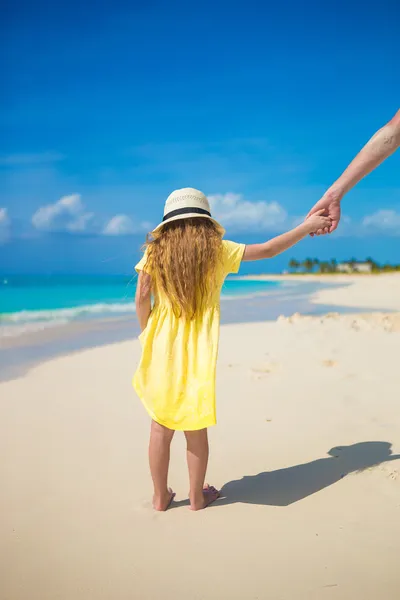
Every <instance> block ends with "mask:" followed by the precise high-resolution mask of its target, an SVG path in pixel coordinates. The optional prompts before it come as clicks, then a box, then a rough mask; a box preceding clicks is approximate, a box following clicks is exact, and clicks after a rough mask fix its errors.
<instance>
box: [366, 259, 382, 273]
mask: <svg viewBox="0 0 400 600" xmlns="http://www.w3.org/2000/svg"><path fill="white" fill-rule="evenodd" d="M365 262H366V263H368V264H369V265H371V270H372V271H378V270H379V265H378V263H377V262H375V261H374V259H373V258H371V257H370V256H369V257H368V258H366V259H365Z"/></svg>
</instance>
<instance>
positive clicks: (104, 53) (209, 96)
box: [0, 0, 400, 273]
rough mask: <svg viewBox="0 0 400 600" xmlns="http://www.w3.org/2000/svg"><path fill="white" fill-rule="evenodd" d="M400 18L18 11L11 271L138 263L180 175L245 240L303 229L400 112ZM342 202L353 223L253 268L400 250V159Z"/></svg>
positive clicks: (1, 140) (0, 164)
mask: <svg viewBox="0 0 400 600" xmlns="http://www.w3.org/2000/svg"><path fill="white" fill-rule="evenodd" d="M216 5H217V6H216ZM399 18H400V8H399V5H398V2H396V0H389V1H388V0H383V1H382V2H380V3H379V5H377V6H375V8H374V9H372V8H371V9H368V7H367V5H366V4H365V3H361V2H342V1H339V2H332V3H321V2H308V3H307V2H306V3H298V2H294V1H292V2H280V3H277V4H276V5H274V6H269V5H268V3H262V2H254V1H248V2H229V3H228V2H225V1H224V0H222V1H220V2H218V3H211V2H208V1H206V2H203V3H201V4H198V5H196V6H195V7H193V6H190V3H187V2H180V1H179V2H174V1H172V2H170V3H168V4H167V3H161V2H158V1H152V0H148V1H147V2H140V3H137V2H119V1H115V2H112V3H111V2H104V3H102V4H101V6H100V5H99V4H98V3H96V4H94V3H81V2H79V3H78V2H76V0H70V1H69V2H68V3H66V2H64V1H60V2H57V3H53V4H52V5H49V6H47V7H46V10H44V8H43V5H41V4H38V3H34V2H27V1H26V0H25V1H20V2H19V3H17V4H14V6H10V7H9V11H8V14H7V15H6V18H5V19H4V20H3V22H2V24H1V25H0V28H1V31H0V37H1V38H2V51H3V54H4V57H5V61H4V64H5V69H3V72H4V77H5V81H6V85H5V89H6V93H5V94H3V95H2V99H1V100H0V102H1V104H0V106H1V114H0V128H1V132H0V133H1V135H0V209H3V210H2V211H0V244H1V245H0V270H1V271H3V272H29V273H31V272H38V273H39V272H69V273H72V272H97V273H102V272H104V273H107V272H110V273H111V272H114V273H115V272H118V273H119V272H121V273H122V272H123V273H126V272H129V271H130V270H131V268H132V264H133V262H134V261H135V259H136V258H137V256H138V253H139V247H140V244H141V242H142V241H143V239H144V233H145V230H146V229H147V228H149V227H151V226H152V225H155V224H157V222H158V221H159V220H160V216H161V214H162V209H163V202H164V200H165V198H166V196H167V195H168V194H169V193H170V192H171V191H172V190H173V189H174V188H176V187H184V186H192V187H197V188H200V189H202V190H203V191H205V192H206V193H207V194H209V195H210V196H211V197H212V199H213V204H214V209H215V211H216V212H217V214H218V216H221V217H224V222H225V224H226V226H227V230H228V235H229V237H231V238H233V239H235V240H237V241H245V242H251V241H260V240H263V239H265V238H268V237H271V236H272V235H274V234H275V233H278V232H280V231H282V230H284V229H286V228H288V227H290V226H291V225H292V224H293V223H294V222H296V220H297V219H298V218H299V217H301V216H302V215H304V214H305V213H307V211H308V209H309V208H310V207H311V205H312V204H313V203H314V202H315V201H316V200H317V199H318V198H319V197H320V196H321V195H322V193H323V192H324V190H325V189H326V188H327V187H328V186H329V185H330V183H332V181H333V180H334V179H335V178H336V177H338V175H339V174H340V173H341V171H342V170H343V169H344V168H345V167H346V165H347V164H348V162H349V161H350V159H351V158H352V157H353V156H354V155H355V153H356V152H357V151H358V150H359V149H360V147H361V146H362V145H363V144H364V143H365V142H366V141H367V139H368V138H369V137H370V136H371V135H372V134H373V133H374V132H375V131H376V130H377V129H378V128H379V127H380V126H382V125H383V124H384V123H385V122H386V121H388V120H389V119H390V118H391V117H392V116H393V114H394V113H395V112H396V110H397V109H398V108H399V98H400V80H399V77H398V76H396V75H395V73H397V72H398V60H399V55H400V42H399V39H398V23H399ZM343 209H344V213H345V216H346V219H345V220H344V221H343V222H342V225H341V227H340V229H339V230H338V232H337V233H336V234H334V235H332V236H326V237H324V238H323V239H322V238H318V239H313V240H311V239H307V240H305V241H304V242H302V243H301V244H299V246H297V247H296V248H295V249H293V250H292V251H289V253H287V254H285V255H283V256H282V257H278V258H277V259H275V260H274V261H271V262H270V263H268V264H263V265H257V267H253V268H257V270H261V271H267V270H269V271H270V270H273V271H274V270H279V269H282V268H284V267H285V265H286V264H287V262H288V260H289V258H290V257H291V256H295V257H297V258H299V259H301V258H305V257H306V256H308V255H311V256H317V257H319V258H321V259H324V258H331V257H336V258H338V259H343V258H346V257H348V258H349V257H351V256H356V257H359V258H363V257H365V256H368V255H373V256H374V257H376V258H377V259H378V260H380V261H386V260H393V261H397V262H400V233H399V232H400V153H397V155H395V156H393V157H391V158H390V159H389V160H387V161H386V162H385V163H384V164H383V165H382V166H381V167H380V168H379V169H378V170H376V171H375V172H374V173H373V174H371V175H370V176H369V177H368V178H366V179H365V180H364V181H363V182H361V183H360V184H359V185H358V186H357V188H356V189H354V190H353V191H352V192H350V193H349V194H348V196H347V197H346V199H345V201H344V203H343ZM380 211H390V212H387V213H382V212H380ZM376 213H378V214H376ZM243 215H244V216H245V217H244V218H243ZM385 215H387V216H389V217H390V218H389V219H387V218H385ZM388 220H389V225H388ZM395 223H397V224H398V227H396V226H394V224H395Z"/></svg>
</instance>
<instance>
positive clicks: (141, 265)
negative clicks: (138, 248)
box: [135, 249, 148, 273]
mask: <svg viewBox="0 0 400 600" xmlns="http://www.w3.org/2000/svg"><path fill="white" fill-rule="evenodd" d="M146 263H147V249H146V251H145V253H144V254H143V256H142V258H141V259H140V260H139V262H138V264H137V265H136V267H135V271H136V272H137V273H140V271H145V272H148V271H147V269H146Z"/></svg>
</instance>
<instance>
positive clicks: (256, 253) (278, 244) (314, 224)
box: [243, 209, 331, 261]
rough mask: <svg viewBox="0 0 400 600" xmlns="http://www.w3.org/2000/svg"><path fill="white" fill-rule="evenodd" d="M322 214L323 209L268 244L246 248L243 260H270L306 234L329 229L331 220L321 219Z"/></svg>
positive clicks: (327, 218)
mask: <svg viewBox="0 0 400 600" xmlns="http://www.w3.org/2000/svg"><path fill="white" fill-rule="evenodd" d="M323 212H324V209H322V210H320V211H318V213H316V214H315V215H312V216H311V217H310V218H309V219H307V220H306V221H304V223H302V224H301V225H299V226H298V227H295V229H292V230H291V231H288V232H287V233H284V234H282V235H278V236H277V237H275V238H272V240H268V242H264V243H263V244H252V245H250V246H246V249H245V251H244V255H243V260H244V261H250V260H262V259H263V258H272V257H273V256H277V255H278V254H281V253H282V252H284V251H285V250H287V249H288V248H291V247H292V246H294V245H295V244H297V242H300V240H302V239H303V238H305V237H306V236H307V235H308V234H310V233H314V232H316V231H317V230H318V229H323V228H324V227H330V224H331V219H330V218H329V217H323V216H322V213H323Z"/></svg>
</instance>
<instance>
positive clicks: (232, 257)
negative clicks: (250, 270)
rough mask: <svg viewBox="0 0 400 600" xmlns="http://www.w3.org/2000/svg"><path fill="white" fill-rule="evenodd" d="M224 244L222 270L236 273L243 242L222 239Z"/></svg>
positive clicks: (242, 252) (243, 246)
mask: <svg viewBox="0 0 400 600" xmlns="http://www.w3.org/2000/svg"><path fill="white" fill-rule="evenodd" d="M223 245H224V270H225V273H226V274H227V275H229V273H237V272H238V271H239V269H240V265H241V263H242V259H243V254H244V251H245V248H246V246H245V244H236V243H235V242H228V241H226V240H224V241H223Z"/></svg>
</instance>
